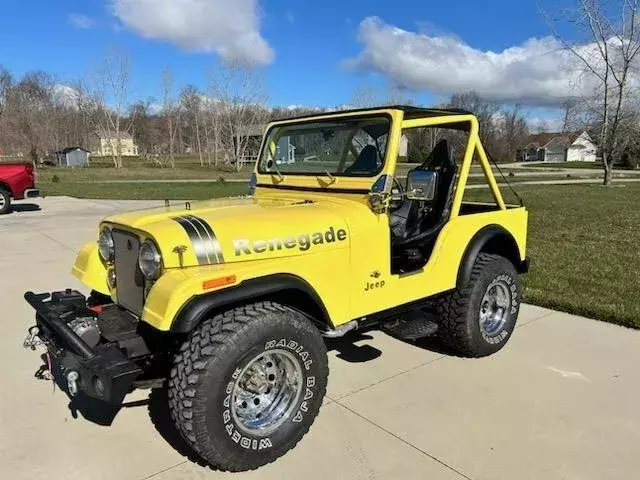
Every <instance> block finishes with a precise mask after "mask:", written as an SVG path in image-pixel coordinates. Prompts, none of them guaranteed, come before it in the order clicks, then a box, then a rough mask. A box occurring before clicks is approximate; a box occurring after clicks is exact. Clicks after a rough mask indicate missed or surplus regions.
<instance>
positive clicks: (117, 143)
mask: <svg viewBox="0 0 640 480" xmlns="http://www.w3.org/2000/svg"><path fill="white" fill-rule="evenodd" d="M118 148H120V155H122V156H124V157H129V156H137V155H138V146H137V145H136V144H135V143H134V142H133V137H131V134H130V133H128V132H119V134H118V135H116V134H115V132H108V131H106V130H98V131H97V132H95V135H94V138H93V140H92V142H91V154H92V155H96V156H108V155H116V153H117V151H118Z"/></svg>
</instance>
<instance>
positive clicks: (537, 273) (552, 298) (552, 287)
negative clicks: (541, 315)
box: [465, 184, 640, 328]
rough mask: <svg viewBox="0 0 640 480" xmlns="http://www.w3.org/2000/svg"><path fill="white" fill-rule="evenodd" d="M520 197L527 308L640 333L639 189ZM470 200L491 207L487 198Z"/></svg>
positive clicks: (529, 191)
mask: <svg viewBox="0 0 640 480" xmlns="http://www.w3.org/2000/svg"><path fill="white" fill-rule="evenodd" d="M503 193H504V194H505V197H506V199H507V200H508V201H511V202H513V203H515V202H514V200H513V198H512V196H511V195H509V194H508V193H507V191H506V189H503ZM518 193H519V194H520V195H521V196H522V197H523V198H524V200H525V204H526V205H527V208H528V210H529V231H528V235H529V239H528V254H529V255H530V256H531V261H532V263H531V272H530V273H529V274H528V275H526V276H525V301H526V302H529V303H534V304H536V305H541V306H544V307H548V308H552V309H556V310H561V311H565V312H569V313H574V314H577V315H585V316H587V317H590V318H595V319H599V320H604V321H608V322H612V323H617V324H620V325H625V326H628V327H634V328H640V295H639V294H638V292H639V291H640V269H638V259H639V258H640V255H639V254H638V249H639V247H640V208H638V205H640V185H639V184H628V185H622V184H619V185H615V186H612V187H602V186H599V185H571V186H560V185H545V186H541V185H538V186H520V187H519V188H518ZM465 198H467V199H470V200H473V199H475V200H488V198H489V192H488V191H487V190H472V191H469V192H468V194H467V195H466V196H465Z"/></svg>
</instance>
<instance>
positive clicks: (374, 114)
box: [256, 111, 394, 179]
mask: <svg viewBox="0 0 640 480" xmlns="http://www.w3.org/2000/svg"><path fill="white" fill-rule="evenodd" d="M383 117H384V118H386V119H387V120H388V121H389V129H388V131H387V134H386V135H387V140H386V142H385V146H384V151H383V152H380V153H382V155H381V163H380V167H379V168H378V169H377V170H376V171H375V172H365V173H350V174H346V175H345V174H344V173H334V172H330V173H331V177H337V178H344V179H348V178H375V177H377V176H378V175H380V174H381V173H382V172H383V171H384V169H385V167H386V165H387V161H388V156H389V143H390V140H391V136H392V135H393V126H394V119H393V116H392V115H391V113H389V112H388V111H368V112H363V113H362V114H352V115H337V116H336V115H335V114H332V113H331V112H327V114H326V115H320V116H317V117H309V118H308V119H304V120H291V121H288V120H283V121H281V122H275V123H273V124H271V125H270V126H269V128H268V129H267V131H266V133H265V135H264V138H263V140H262V146H261V148H260V154H259V156H258V159H257V162H256V172H257V173H258V174H259V175H278V173H277V172H276V171H275V170H274V171H269V170H266V169H265V168H263V165H262V163H263V162H262V159H263V158H262V157H263V154H264V153H265V150H266V149H267V148H268V145H267V141H268V138H269V135H270V134H271V133H272V131H273V130H274V129H276V128H282V127H287V126H294V125H306V124H313V123H322V122H327V123H332V122H336V121H341V120H362V121H366V120H368V119H377V118H383ZM345 147H346V148H348V145H345ZM344 161H345V159H344V158H343V159H341V163H342V162H344ZM281 174H282V176H283V177H326V176H327V173H326V172H324V171H322V172H286V171H284V172H282V173H281Z"/></svg>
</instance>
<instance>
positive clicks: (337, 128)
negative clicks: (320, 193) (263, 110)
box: [258, 116, 391, 177]
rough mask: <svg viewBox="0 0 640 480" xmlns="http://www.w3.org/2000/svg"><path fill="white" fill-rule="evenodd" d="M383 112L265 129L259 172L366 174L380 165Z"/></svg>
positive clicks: (383, 147) (384, 135) (386, 126)
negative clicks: (377, 114)
mask: <svg viewBox="0 0 640 480" xmlns="http://www.w3.org/2000/svg"><path fill="white" fill-rule="evenodd" d="M390 126H391V120H390V118H389V117H386V116H379V117H358V118H345V119H341V118H338V119H331V120H320V121H317V122H306V123H298V124H291V125H281V126H276V127H273V128H271V129H270V130H269V132H268V134H267V138H266V141H265V144H264V145H265V146H264V150H263V151H262V155H261V157H260V163H259V164H258V172H259V173H273V174H276V175H277V174H278V172H280V173H281V174H287V173H288V174H296V175H323V176H324V175H327V174H328V175H330V176H334V175H335V176H349V177H369V176H373V175H376V174H378V173H379V172H380V171H381V170H382V166H383V165H384V158H385V153H386V150H387V138H388V136H389V128H390Z"/></svg>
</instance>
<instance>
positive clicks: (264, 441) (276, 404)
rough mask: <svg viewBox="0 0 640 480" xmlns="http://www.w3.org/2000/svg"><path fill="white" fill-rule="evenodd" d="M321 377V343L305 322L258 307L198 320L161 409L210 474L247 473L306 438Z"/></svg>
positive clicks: (271, 306)
mask: <svg viewBox="0 0 640 480" xmlns="http://www.w3.org/2000/svg"><path fill="white" fill-rule="evenodd" d="M328 374H329V372H328V366H327V351H326V347H325V344H324V341H323V339H322V336H321V335H320V333H319V331H318V329H317V328H316V327H315V326H314V325H313V324H312V323H311V322H310V321H309V319H308V318H307V317H305V316H304V315H303V314H301V313H300V312H297V311H295V310H293V309H291V308H289V307H286V306H284V305H280V304H278V303H275V302H258V303H254V304H250V305H246V306H242V307H238V308H235V309H233V310H229V311H227V312H224V313H221V314H219V315H216V316H215V317H213V318H211V319H208V320H205V321H204V322H203V323H202V324H200V325H199V326H198V327H197V328H196V329H195V330H194V331H193V332H192V333H191V334H190V335H189V338H188V339H187V341H185V343H184V344H183V345H182V347H181V348H180V351H179V352H178V354H177V355H176V357H175V359H174V366H173V368H172V370H171V373H170V378H169V382H168V395H169V408H170V411H171V416H172V418H173V421H174V422H175V425H176V427H177V429H178V431H179V432H180V433H181V435H182V436H183V438H184V439H185V441H186V442H187V443H188V444H189V446H191V447H192V448H193V450H194V451H195V452H197V454H198V455H199V456H200V457H201V458H202V459H203V460H204V461H205V462H206V463H207V464H209V465H210V466H211V467H213V468H216V469H220V470H228V471H234V472H239V471H245V470H252V469H255V468H258V467H260V466H262V465H265V464H267V463H270V462H273V461H274V460H275V459H277V458H278V457H280V456H282V455H284V454H285V453H286V452H287V451H288V450H290V449H292V448H293V447H294V446H295V445H296V444H297V443H298V441H299V440H300V439H301V438H302V437H303V436H304V435H305V434H306V433H307V431H308V430H309V428H310V426H311V424H312V423H313V421H314V419H315V417H316V415H317V414H318V411H319V409H320V406H321V404H322V399H323V397H324V394H325V391H326V386H327V377H328Z"/></svg>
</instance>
